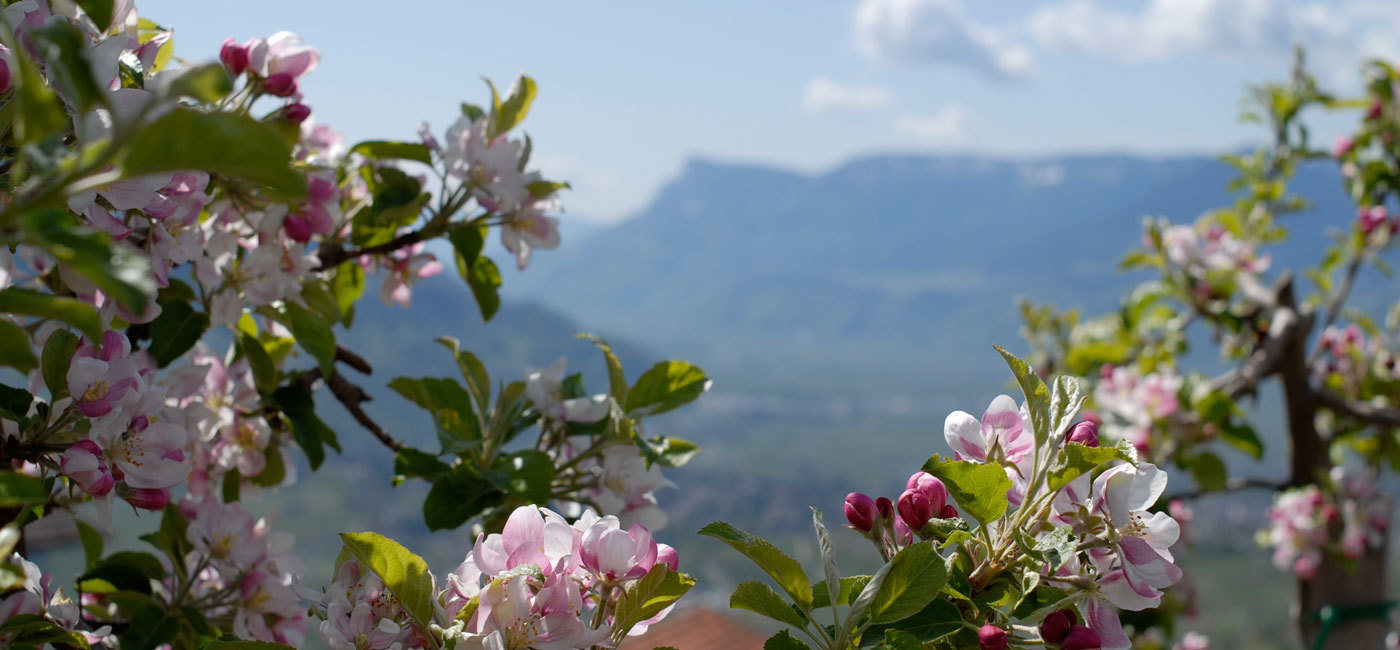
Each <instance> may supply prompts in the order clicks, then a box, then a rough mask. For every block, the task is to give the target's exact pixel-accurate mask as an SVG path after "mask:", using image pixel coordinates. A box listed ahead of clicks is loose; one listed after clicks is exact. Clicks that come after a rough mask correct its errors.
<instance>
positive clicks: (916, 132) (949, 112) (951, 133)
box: [894, 104, 973, 147]
mask: <svg viewBox="0 0 1400 650" xmlns="http://www.w3.org/2000/svg"><path fill="white" fill-rule="evenodd" d="M894 130H895V132H896V133H900V134H903V135H907V136H910V137H912V138H914V139H915V140H917V141H919V142H920V143H922V144H926V145H934V146H939V147H961V146H964V145H967V144H970V143H971V142H972V136H973V131H972V111H970V110H968V109H967V107H966V106H963V105H962V104H948V105H947V106H944V107H943V108H941V109H939V111H938V112H937V113H934V114H932V115H913V114H904V115H900V116H899V117H898V118H897V119H895V122H894Z"/></svg>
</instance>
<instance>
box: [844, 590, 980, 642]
mask: <svg viewBox="0 0 1400 650" xmlns="http://www.w3.org/2000/svg"><path fill="white" fill-rule="evenodd" d="M962 626H963V618H962V612H961V611H959V610H958V607H957V605H954V604H953V603H952V601H950V600H948V599H947V598H934V599H933V600H932V601H930V602H929V604H928V606H926V607H924V608H923V609H921V610H919V611H918V612H917V613H915V614H914V615H912V616H909V617H907V618H905V619H903V620H900V621H899V622H897V623H892V624H887V625H886V624H876V625H871V626H870V627H869V628H868V629H867V630H866V631H865V635H864V636H863V637H861V645H865V644H866V642H867V641H872V642H873V641H876V640H878V639H879V638H880V633H881V632H883V633H884V634H885V638H886V639H888V638H889V634H890V632H892V631H893V632H899V633H902V634H905V635H908V636H909V637H913V638H914V639H916V640H917V641H918V642H920V644H921V645H920V646H918V647H923V646H922V643H927V642H930V641H936V640H938V639H941V638H943V637H945V636H948V635H949V634H952V633H954V632H957V631H958V630H960V629H962Z"/></svg>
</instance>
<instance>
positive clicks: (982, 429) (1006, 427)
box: [943, 395, 1035, 463]
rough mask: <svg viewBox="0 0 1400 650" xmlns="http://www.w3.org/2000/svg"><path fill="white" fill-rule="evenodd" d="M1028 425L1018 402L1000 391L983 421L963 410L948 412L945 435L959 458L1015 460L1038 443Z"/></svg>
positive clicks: (954, 453)
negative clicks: (1017, 404)
mask: <svg viewBox="0 0 1400 650" xmlns="http://www.w3.org/2000/svg"><path fill="white" fill-rule="evenodd" d="M1029 429H1030V427H1029V425H1028V424H1027V423H1026V422H1025V421H1024V418H1023V415H1022V412H1021V410H1020V409H1019V408H1017V406H1016V402H1015V401H1014V400H1012V399H1011V398H1010V397H1009V396H1007V395H998V396H997V397H996V398H995V399H993V400H992V403H991V404H989V405H988V406H987V411H986V412H985V413H983V415H982V420H981V421H980V422H979V421H978V420H977V419H976V418H974V417H972V415H971V414H969V413H966V412H964V411H953V412H952V413H950V414H948V418H947V420H945V421H944V424H943V436H944V437H945V438H946V439H947V441H948V446H949V447H952V448H953V455H954V456H956V457H957V458H958V459H959V460H991V459H993V458H1004V459H1006V460H1008V461H1010V462H1012V463H1016V462H1018V461H1020V460H1022V459H1024V458H1025V457H1026V456H1027V455H1028V454H1030V453H1031V450H1032V448H1033V447H1034V446H1035V439H1034V437H1033V436H1032V434H1031V432H1030V430H1029Z"/></svg>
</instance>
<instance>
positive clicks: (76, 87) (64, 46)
mask: <svg viewBox="0 0 1400 650" xmlns="http://www.w3.org/2000/svg"><path fill="white" fill-rule="evenodd" d="M27 36H28V40H29V45H30V46H32V47H33V48H34V52H35V54H36V56H37V57H38V58H39V59H40V60H41V61H42V62H43V64H44V76H45V77H47V78H48V79H49V82H50V83H51V84H53V87H54V90H56V91H58V94H59V95H60V96H62V97H63V98H64V99H66V100H68V102H69V103H70V104H72V106H73V108H74V109H75V110H76V111H77V113H78V114H79V115H81V114H83V113H86V112H87V111H89V110H91V109H92V108H93V107H94V106H97V105H98V104H101V103H103V102H104V101H105V100H106V97H105V95H104V93H103V92H102V89H101V88H99V87H98V84H97V80H96V79H94V78H93V75H92V64H91V63H89V61H88V50H89V48H90V47H91V45H90V42H89V41H88V37H87V35H86V34H84V33H83V31H82V30H81V29H79V28H78V26H77V25H74V24H73V23H71V22H68V21H66V20H48V21H44V22H43V23H41V24H39V25H37V26H34V27H31V28H30V29H29V31H28V32H27Z"/></svg>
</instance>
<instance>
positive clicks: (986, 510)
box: [923, 455, 1011, 524]
mask: <svg viewBox="0 0 1400 650" xmlns="http://www.w3.org/2000/svg"><path fill="white" fill-rule="evenodd" d="M923 469H924V471H925V472H928V473H929V474H932V475H934V476H936V477H938V479H939V480H941V481H943V484H944V485H945V486H947V488H948V494H950V495H952V497H953V500H955V501H957V502H958V507H960V508H962V511H963V512H966V513H967V514H969V515H972V517H973V518H974V519H976V520H977V521H980V522H982V523H984V524H985V523H987V522H991V521H995V520H997V519H999V518H1001V516H1002V515H1003V514H1005V513H1006V508H1007V505H1008V503H1009V502H1008V501H1007V499H1006V492H1007V491H1008V490H1010V489H1011V479H1009V478H1007V476H1006V472H1005V471H1003V470H1002V468H1001V466H1000V465H994V464H991V463H976V462H973V461H970V460H946V461H945V460H943V458H942V457H940V456H936V455H935V456H934V457H932V458H930V459H928V462H926V463H924V468H923Z"/></svg>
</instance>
